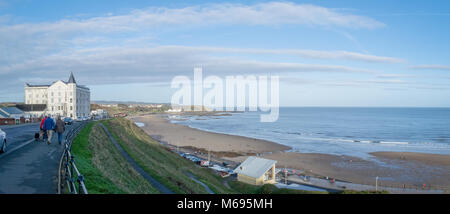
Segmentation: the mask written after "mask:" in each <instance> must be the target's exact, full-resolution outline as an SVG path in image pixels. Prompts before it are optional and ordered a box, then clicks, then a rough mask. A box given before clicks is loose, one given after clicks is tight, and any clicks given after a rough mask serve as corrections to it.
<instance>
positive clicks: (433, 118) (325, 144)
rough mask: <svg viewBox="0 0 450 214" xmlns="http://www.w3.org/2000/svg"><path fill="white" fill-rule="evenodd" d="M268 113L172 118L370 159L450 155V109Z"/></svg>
mask: <svg viewBox="0 0 450 214" xmlns="http://www.w3.org/2000/svg"><path fill="white" fill-rule="evenodd" d="M261 114H267V113H265V112H250V111H247V112H240V113H231V114H226V115H227V116H217V115H208V116H186V115H182V116H171V118H170V119H171V120H170V121H171V122H172V123H177V124H182V125H186V126H189V127H191V128H195V129H199V130H204V131H209V132H216V133H224V134H232V135H239V136H245V137H251V138H256V139H262V140H269V141H272V142H276V143H279V144H283V145H287V146H290V147H292V150H291V151H292V152H300V153H324V154H333V155H349V156H355V157H360V158H370V157H372V156H371V155H370V154H369V153H371V152H378V151H393V152H420V153H433V154H450V108H387V107H386V108H370V107H281V108H280V112H279V119H278V120H277V121H276V122H272V123H263V122H260V115H261Z"/></svg>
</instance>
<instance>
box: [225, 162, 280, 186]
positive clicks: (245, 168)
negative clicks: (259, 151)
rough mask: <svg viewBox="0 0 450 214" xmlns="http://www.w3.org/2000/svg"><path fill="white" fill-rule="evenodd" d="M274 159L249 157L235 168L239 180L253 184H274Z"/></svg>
mask: <svg viewBox="0 0 450 214" xmlns="http://www.w3.org/2000/svg"><path fill="white" fill-rule="evenodd" d="M276 163H277V162H276V161H274V160H269V159H264V158H258V157H253V156H252V157H248V158H247V160H245V161H244V162H242V163H241V165H239V166H238V167H237V168H236V169H235V170H234V173H236V174H237V179H238V181H241V182H244V183H248V184H253V185H263V184H274V183H276V182H275V164H276Z"/></svg>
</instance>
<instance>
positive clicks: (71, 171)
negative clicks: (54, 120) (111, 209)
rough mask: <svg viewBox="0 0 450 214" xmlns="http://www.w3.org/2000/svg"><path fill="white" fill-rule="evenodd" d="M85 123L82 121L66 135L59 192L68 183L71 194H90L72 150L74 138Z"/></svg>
mask: <svg viewBox="0 0 450 214" xmlns="http://www.w3.org/2000/svg"><path fill="white" fill-rule="evenodd" d="M85 124H86V123H85V122H82V123H81V124H80V125H78V126H77V127H75V128H73V129H71V130H70V131H69V133H67V135H66V137H65V144H64V147H65V148H64V153H63V155H62V156H61V160H60V162H59V180H58V194H61V193H62V190H63V189H64V187H65V186H64V183H65V184H67V185H66V186H67V191H68V192H69V193H71V194H88V191H87V189H86V185H85V184H84V177H83V175H82V174H81V173H80V171H79V170H78V168H77V166H76V164H75V157H74V156H73V155H72V153H71V152H70V151H71V148H72V142H73V140H74V138H75V137H76V136H77V134H78V133H79V132H80V131H81V129H82V128H83V127H84V126H85Z"/></svg>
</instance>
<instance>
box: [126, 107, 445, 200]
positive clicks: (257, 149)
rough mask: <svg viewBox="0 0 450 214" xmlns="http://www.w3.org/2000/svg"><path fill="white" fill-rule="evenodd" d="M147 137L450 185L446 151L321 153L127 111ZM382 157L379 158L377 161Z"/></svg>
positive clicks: (327, 173) (356, 176) (312, 170)
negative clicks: (362, 154)
mask: <svg viewBox="0 0 450 214" xmlns="http://www.w3.org/2000/svg"><path fill="white" fill-rule="evenodd" d="M130 119H131V120H132V121H134V122H141V123H144V124H145V126H144V127H141V128H142V129H143V130H144V131H145V132H146V133H147V134H149V135H150V136H151V137H152V138H154V139H157V140H159V141H160V142H164V143H167V144H169V145H171V146H174V147H177V148H182V149H184V150H187V151H199V152H200V153H203V154H205V153H206V154H207V152H208V150H209V151H211V155H212V158H213V159H214V158H216V159H219V160H225V161H231V162H234V163H239V162H242V161H244V160H245V159H246V158H247V157H248V156H255V155H259V156H262V157H264V158H267V159H272V160H276V161H277V162H278V163H277V167H279V168H284V167H286V168H291V169H296V170H301V171H303V172H302V173H303V174H307V175H311V176H316V177H330V178H335V179H336V180H342V181H347V182H352V183H359V184H369V185H373V184H374V181H375V177H377V176H378V177H379V178H380V180H379V182H380V183H381V184H382V185H387V186H394V187H399V188H401V187H402V186H403V185H405V186H407V187H414V188H421V187H422V185H423V184H427V186H429V187H431V188H439V189H442V188H444V189H446V190H447V192H449V190H450V179H447V178H449V177H450V155H439V154H428V153H407V152H373V153H369V155H371V156H373V159H374V160H376V161H373V160H365V159H361V158H358V157H352V156H345V155H341V156H339V155H331V154H324V153H298V152H289V151H288V150H290V149H291V147H288V146H284V145H281V144H278V143H275V142H271V141H266V140H259V139H254V138H248V137H243V136H236V135H230V134H221V133H214V132H208V131H204V130H199V129H195V128H191V127H188V126H185V125H181V124H173V123H170V122H169V121H168V119H166V118H164V117H163V116H162V115H161V114H155V115H145V116H134V117H130ZM380 162H381V163H383V164H380Z"/></svg>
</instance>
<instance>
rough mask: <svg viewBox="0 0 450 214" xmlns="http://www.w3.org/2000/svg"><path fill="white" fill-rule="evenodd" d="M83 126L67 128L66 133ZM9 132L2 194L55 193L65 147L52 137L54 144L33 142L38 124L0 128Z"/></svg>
mask: <svg viewBox="0 0 450 214" xmlns="http://www.w3.org/2000/svg"><path fill="white" fill-rule="evenodd" d="M78 125H80V124H78V123H74V124H73V125H68V126H66V132H65V133H64V134H66V133H68V131H69V130H70V129H72V128H73V127H75V126H78ZM0 128H1V129H2V130H3V131H4V132H6V137H7V140H8V151H7V152H6V153H4V154H0V193H3V194H4V193H16V194H35V193H40V194H55V193H56V192H57V178H58V177H57V174H58V167H59V160H60V157H61V154H62V152H63V145H59V144H58V142H57V135H56V134H53V137H52V142H53V143H52V144H50V145H47V143H46V142H40V141H38V142H36V141H34V133H35V132H38V131H39V123H32V124H23V125H17V126H2V127H0Z"/></svg>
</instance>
